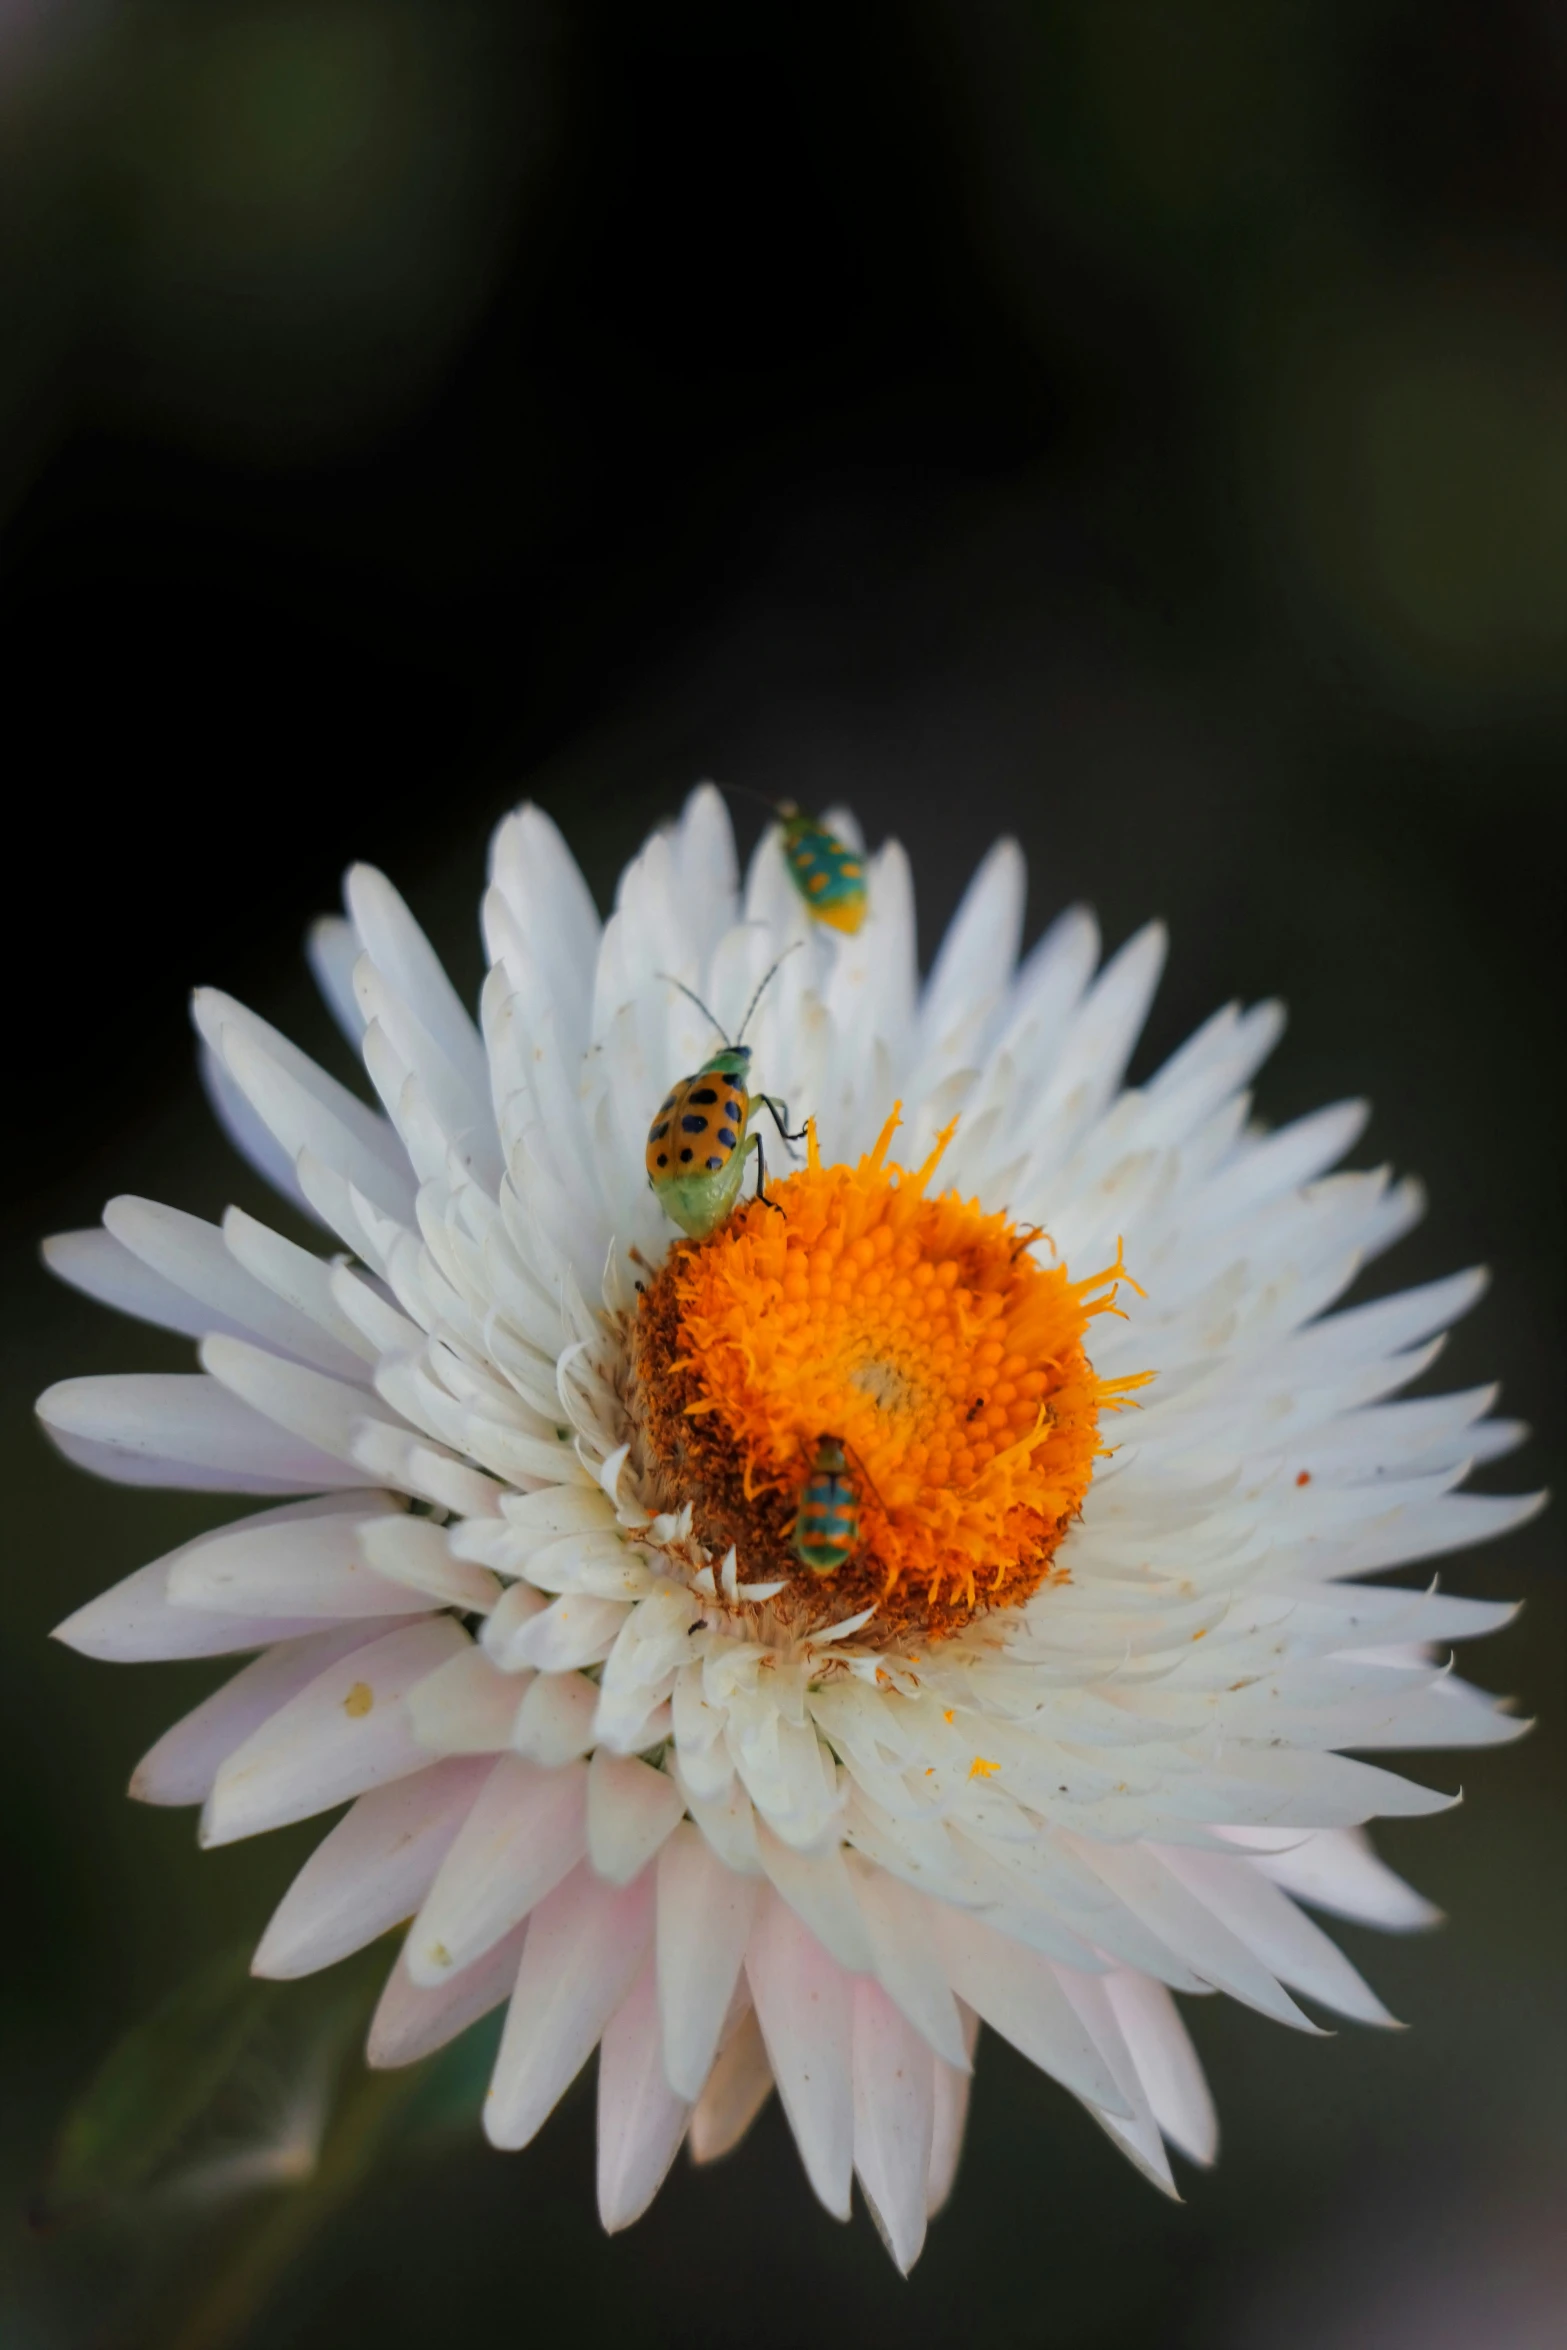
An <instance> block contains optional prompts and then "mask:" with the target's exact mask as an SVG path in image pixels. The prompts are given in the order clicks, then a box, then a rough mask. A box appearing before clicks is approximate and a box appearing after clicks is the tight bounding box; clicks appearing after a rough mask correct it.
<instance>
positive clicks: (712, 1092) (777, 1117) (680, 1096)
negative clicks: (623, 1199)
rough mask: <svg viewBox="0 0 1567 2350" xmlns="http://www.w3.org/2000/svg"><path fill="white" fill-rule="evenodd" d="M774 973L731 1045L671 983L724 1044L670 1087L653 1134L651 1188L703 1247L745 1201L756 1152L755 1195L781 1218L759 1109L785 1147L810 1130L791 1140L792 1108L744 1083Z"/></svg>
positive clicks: (697, 1001) (759, 991) (649, 1149)
mask: <svg viewBox="0 0 1567 2350" xmlns="http://www.w3.org/2000/svg"><path fill="white" fill-rule="evenodd" d="M790 951H791V952H792V951H793V950H792V949H791V950H790ZM782 961H783V957H782V955H780V956H779V958H778V962H779V963H781V962H782ZM777 968H778V963H775V964H774V965H773V967H772V970H771V971H768V972H767V973H766V974H765V975H764V977H763V979H762V981H761V985H760V986H759V987H758V988H757V990H756V993H755V995H753V996H752V998H751V1001H750V1003H749V1004H748V1005H747V1006H746V1014H745V1018H744V1020H742V1021H741V1023H740V1034H739V1036H737V1037H736V1039H735V1041H734V1043H733V1044H731V1043H730V1041H729V1039H728V1037H727V1036H724V1031H723V1029H722V1028H720V1027H719V1024H718V1022H717V1021H716V1020H713V1015H712V1013H711V1012H709V1011H708V1010H707V1006H706V1004H704V1003H703V1001H702V999H701V997H700V996H698V995H692V993H691V990H690V988H689V987H687V986H685V985H684V983H683V982H682V981H680V980H678V979H676V980H672V981H671V985H672V986H675V987H678V988H679V989H680V992H681V994H682V995H684V996H690V997H691V1001H692V1003H694V1004H695V1005H696V1007H697V1009H698V1010H699V1011H701V1012H706V1013H707V1017H708V1019H709V1020H713V1026H714V1027H715V1028H717V1029H718V1033H719V1035H720V1036H723V1037H724V1043H723V1050H722V1051H721V1052H716V1053H712V1054H710V1055H709V1056H708V1058H707V1059H706V1060H705V1061H704V1062H703V1063H702V1066H701V1068H700V1069H698V1070H697V1071H696V1073H695V1074H694V1075H693V1076H690V1077H682V1078H681V1079H680V1082H679V1083H678V1084H677V1085H675V1086H674V1087H672V1088H671V1090H670V1092H669V1094H668V1095H667V1096H666V1098H665V1100H664V1101H663V1102H661V1103H660V1105H659V1111H658V1115H657V1117H656V1118H655V1119H654V1120H653V1123H652V1125H651V1126H650V1127H649V1128H648V1137H647V1179H648V1182H649V1183H650V1184H651V1185H652V1187H653V1190H654V1192H655V1194H656V1195H657V1197H658V1200H659V1203H660V1205H661V1206H662V1207H663V1209H664V1212H665V1214H666V1215H667V1216H669V1217H670V1218H671V1219H672V1221H673V1222H675V1223H676V1224H678V1225H679V1226H680V1229H681V1231H682V1232H689V1233H690V1235H691V1237H692V1239H693V1240H705V1239H706V1238H707V1235H708V1234H709V1233H710V1232H712V1231H715V1230H716V1229H717V1227H718V1226H719V1225H720V1224H721V1223H722V1222H723V1220H724V1218H725V1217H726V1216H727V1215H728V1213H729V1211H730V1209H731V1208H732V1207H733V1206H734V1204H735V1201H736V1200H737V1199H738V1198H739V1196H740V1185H741V1182H742V1181H743V1179H744V1175H745V1162H746V1160H747V1159H748V1158H749V1157H750V1155H751V1153H752V1152H753V1151H755V1153H756V1196H757V1198H758V1199H759V1200H760V1201H761V1203H762V1205H763V1207H764V1208H771V1209H772V1210H773V1211H774V1213H775V1214H777V1215H782V1213H783V1210H782V1209H781V1208H780V1207H779V1206H778V1203H777V1201H776V1200H770V1199H769V1198H768V1196H767V1162H766V1160H765V1158H764V1157H763V1154H762V1137H761V1135H760V1134H759V1133H758V1132H757V1131H756V1129H755V1128H754V1127H753V1125H752V1123H751V1120H752V1116H753V1113H754V1111H755V1110H756V1109H759V1108H765V1109H766V1110H767V1111H768V1112H769V1113H770V1115H771V1117H772V1121H773V1124H774V1125H775V1126H776V1127H777V1129H778V1131H779V1133H780V1134H781V1135H782V1136H783V1139H784V1141H785V1142H798V1141H799V1140H800V1136H801V1135H802V1134H803V1133H804V1131H805V1129H804V1127H801V1128H800V1130H799V1132H798V1133H795V1134H791V1133H790V1131H789V1125H788V1118H789V1105H788V1103H787V1102H782V1101H776V1100H775V1099H774V1097H773V1096H772V1095H771V1094H770V1093H754V1094H753V1093H750V1092H748V1091H747V1088H746V1082H745V1080H746V1075H747V1072H748V1071H749V1069H750V1066H751V1048H750V1046H749V1045H748V1044H745V1043H743V1042H742V1039H743V1038H744V1035H745V1032H746V1029H747V1028H748V1026H749V1025H750V1020H751V1014H752V1013H753V1012H754V1011H755V1010H756V1007H757V1004H758V1002H759V1001H760V999H761V994H762V988H764V987H765V986H766V985H767V982H768V980H770V979H771V978H772V976H773V972H774V971H776V970H777ZM664 976H665V977H668V974H667V973H666V974H665V975H664Z"/></svg>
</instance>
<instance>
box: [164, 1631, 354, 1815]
mask: <svg viewBox="0 0 1567 2350" xmlns="http://www.w3.org/2000/svg"><path fill="white" fill-rule="evenodd" d="M385 1629H386V1627H385V1625H384V1624H375V1623H368V1624H337V1625H334V1627H333V1628H332V1630H331V1631H330V1632H312V1633H311V1634H310V1635H309V1636H308V1637H307V1638H305V1639H303V1640H284V1641H280V1642H279V1644H278V1645H277V1647H275V1648H269V1649H268V1650H267V1652H266V1654H265V1656H258V1657H257V1658H256V1660H255V1662H254V1663H253V1664H248V1665H246V1666H245V1668H244V1669H243V1671H242V1672H238V1673H236V1674H235V1675H234V1678H233V1679H232V1680H231V1681H225V1682H224V1684H223V1686H222V1688H221V1689H215V1690H214V1691H213V1693H212V1695H211V1696H210V1697H208V1698H206V1699H204V1700H203V1702H202V1703H201V1704H200V1705H198V1706H197V1707H196V1709H195V1711H194V1712H193V1713H188V1714H187V1715H186V1716H185V1718H184V1720H183V1721H179V1722H176V1723H175V1725H174V1727H173V1729H172V1730H165V1731H164V1733H163V1736H162V1737H161V1738H160V1739H159V1740H158V1743H157V1745H156V1746H153V1747H151V1748H149V1750H148V1751H147V1753H146V1754H144V1755H143V1756H142V1759H141V1761H140V1762H139V1763H138V1764H137V1766H136V1769H135V1772H134V1773H133V1775H132V1778H131V1788H130V1791H131V1794H132V1795H133V1796H134V1797H135V1798H136V1801H137V1802H138V1803H160V1804H161V1803H202V1802H204V1801H205V1800H206V1798H207V1796H208V1794H209V1793H210V1791H211V1788H212V1783H213V1780H214V1779H215V1778H216V1777H217V1774H218V1769H219V1766H220V1765H221V1764H222V1763H223V1762H224V1761H225V1760H226V1758H227V1757H228V1756H229V1755H231V1754H232V1753H233V1752H234V1751H235V1749H236V1748H237V1747H240V1746H242V1745H243V1744H244V1743H245V1741H246V1740H247V1739H248V1738H249V1737H250V1736H251V1734H252V1732H253V1731H254V1730H256V1729H257V1728H258V1727H259V1726H260V1725H261V1724H262V1723H264V1722H267V1721H270V1719H271V1717H272V1716H273V1714H275V1713H276V1712H277V1711H278V1710H279V1708H280V1707H282V1706H285V1705H287V1703H288V1702H289V1700H290V1699H291V1698H293V1697H295V1696H297V1695H298V1694H299V1692H300V1691H301V1690H302V1689H308V1688H309V1686H310V1684H311V1682H312V1681H314V1680H315V1679H316V1678H317V1677H318V1676H319V1674H320V1673H321V1672H322V1671H323V1670H324V1669H325V1668H326V1667H327V1666H328V1665H330V1664H334V1663H335V1662H336V1661H337V1659H338V1658H339V1657H344V1656H348V1655H349V1654H351V1653H352V1652H354V1651H356V1650H358V1649H361V1648H368V1647H371V1646H373V1645H374V1643H375V1642H376V1641H377V1640H378V1639H379V1637H380V1636H381V1634H382V1633H383V1632H384V1631H385Z"/></svg>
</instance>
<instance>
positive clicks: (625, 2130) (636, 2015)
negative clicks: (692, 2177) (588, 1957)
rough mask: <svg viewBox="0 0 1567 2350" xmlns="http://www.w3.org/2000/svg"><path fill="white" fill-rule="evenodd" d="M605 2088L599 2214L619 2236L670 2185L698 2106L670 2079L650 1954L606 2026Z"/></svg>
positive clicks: (601, 2098) (601, 2071) (602, 2066)
mask: <svg viewBox="0 0 1567 2350" xmlns="http://www.w3.org/2000/svg"><path fill="white" fill-rule="evenodd" d="M598 2091H599V2097H598V2202H599V2218H600V2219H601V2220H602V2221H603V2223H604V2229H605V2233H606V2234H608V2235H611V2236H613V2235H615V2234H616V2233H618V2231H619V2230H620V2229H621V2228H629V2227H630V2226H631V2224H632V2222H633V2221H634V2220H639V2219H640V2218H641V2217H642V2214H643V2213H644V2211H646V2209H647V2207H648V2205H649V2204H650V2203H651V2202H652V2200H653V2198H654V2196H655V2195H656V2194H657V2193H658V2190H659V2188H660V2187H661V2186H662V2185H663V2183H664V2180H665V2177H666V2176H667V2174H668V2171H669V2166H670V2164H671V2163H672V2162H673V2161H674V2159H675V2155H676V2153H677V2151H678V2149H679V2146H680V2141H681V2139H682V2138H683V2137H684V2136H685V2131H686V2119H687V2116H688V2115H689V2113H690V2110H691V2108H690V2106H689V2105H688V2104H687V2102H686V2100H685V2099H684V2098H683V2097H677V2096H676V2094H675V2092H674V2090H673V2089H671V2087H670V2086H669V2083H668V2081H667V2080H666V2079H665V2077H664V2063H663V2045H662V2040H661V2037H660V2033H659V2022H658V1988H657V1984H656V1982H655V1980H654V1966H653V1961H652V1959H651V1958H647V1959H644V1960H643V1962H642V1971H641V1973H640V1974H639V1975H638V1977H637V1979H636V1981H635V1982H634V1983H633V1984H632V1986H631V1989H630V1991H629V1992H628V1993H627V1995H626V1997H625V1999H624V2000H623V2001H622V2002H621V2004H620V2006H619V2007H618V2008H617V2009H616V2011H615V2013H614V2015H613V2016H612V2017H611V2018H610V2020H609V2023H608V2025H607V2027H606V2029H605V2033H604V2041H603V2045H602V2047H601V2048H600V2050H599V2080H598Z"/></svg>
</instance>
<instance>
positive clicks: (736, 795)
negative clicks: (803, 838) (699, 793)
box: [718, 783, 799, 822]
mask: <svg viewBox="0 0 1567 2350" xmlns="http://www.w3.org/2000/svg"><path fill="white" fill-rule="evenodd" d="M718 788H719V790H720V791H721V792H722V793H723V794H724V796H725V798H726V799H740V800H754V801H755V802H756V805H757V806H758V807H759V808H766V809H767V810H768V812H769V813H770V814H771V815H774V816H781V817H783V818H784V820H785V822H787V821H788V819H789V818H790V817H791V816H795V815H798V814H799V810H798V809H797V807H796V806H795V803H794V801H793V800H772V799H769V798H768V796H767V794H766V792H764V791H753V790H752V789H751V786H750V785H749V784H748V783H721V784H720V785H719V787H718Z"/></svg>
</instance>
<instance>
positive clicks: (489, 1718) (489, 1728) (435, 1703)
mask: <svg viewBox="0 0 1567 2350" xmlns="http://www.w3.org/2000/svg"><path fill="white" fill-rule="evenodd" d="M525 1687H526V1677H525V1676H519V1675H518V1674H516V1673H503V1672H502V1671H501V1669H500V1667H499V1666H498V1665H496V1664H494V1663H492V1662H491V1660H490V1658H489V1657H487V1656H486V1655H485V1653H484V1651H483V1649H482V1648H475V1647H471V1646H464V1647H463V1648H462V1649H460V1650H459V1651H458V1653H457V1654H456V1655H455V1656H454V1657H451V1658H449V1659H448V1661H447V1662H446V1663H445V1664H444V1665H438V1666H437V1667H436V1669H435V1671H434V1672H433V1673H431V1674H430V1675H429V1676H428V1678H427V1679H425V1680H423V1681H421V1682H420V1683H419V1686H418V1687H417V1689H415V1690H413V1691H412V1692H411V1693H410V1695H409V1699H408V1716H409V1720H410V1721H411V1722H412V1724H413V1733H414V1736H415V1737H416V1738H417V1739H418V1741H419V1743H420V1745H421V1746H423V1747H426V1748H428V1750H429V1752H430V1753H431V1754H504V1753H505V1751H506V1749H507V1747H508V1746H510V1744H511V1742H512V1734H513V1731H514V1729H515V1727H516V1721H517V1713H518V1709H519V1707H520V1705H521V1703H522V1699H523V1691H524V1689H525Z"/></svg>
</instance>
